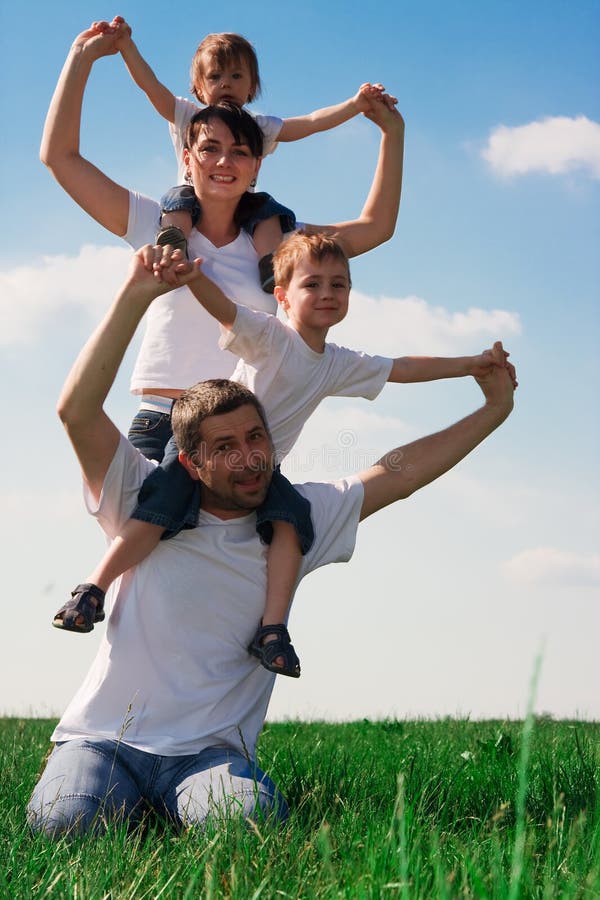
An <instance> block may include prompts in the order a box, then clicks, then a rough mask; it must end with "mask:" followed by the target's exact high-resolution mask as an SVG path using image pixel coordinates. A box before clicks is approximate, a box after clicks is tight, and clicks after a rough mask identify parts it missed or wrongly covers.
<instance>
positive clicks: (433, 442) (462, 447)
mask: <svg viewBox="0 0 600 900" xmlns="http://www.w3.org/2000/svg"><path fill="white" fill-rule="evenodd" d="M477 383H478V384H479V387H480V388H481V390H482V392H483V395H484V397H485V403H484V405H483V406H482V407H481V408H480V409H478V410H476V411H475V412H473V413H471V415H469V416H466V417H465V418H464V419H461V421H460V422H456V423H455V424H454V425H451V426H450V427H449V428H445V429H444V430H443V431H439V432H438V433H437V434H432V435H429V436H428V437H424V438H421V439H420V440H417V441H413V442H412V443H410V444H407V445H406V446H404V447H398V448H396V449H395V450H391V451H390V452H389V453H386V455H385V456H384V457H383V458H382V459H380V460H379V462H377V463H375V465H374V466H371V468H370V469H367V470H366V471H364V472H361V473H360V475H359V478H360V480H361V481H362V483H363V486H364V499H363V505H362V510H361V519H365V518H366V517H367V516H370V515H372V513H374V512H377V510H379V509H383V507H384V506H389V504H390V503H395V501H396V500H403V499H405V498H406V497H410V495H411V494H413V493H414V492H415V491H418V490H419V489H420V488H422V487H424V486H425V485H427V484H430V482H432V481H435V479H436V478H439V477H440V475H443V474H444V473H445V472H448V471H449V470H450V469H451V468H453V467H454V466H455V465H456V464H457V463H459V462H460V461H461V460H462V459H464V458H465V456H467V455H468V454H469V453H471V451H472V450H474V449H475V447H477V445H478V444H480V443H481V442H482V441H484V440H485V439H486V438H487V437H488V436H489V435H490V434H491V433H492V432H493V431H495V430H496V428H498V427H499V426H500V425H501V424H502V422H504V420H505V419H506V418H507V417H508V416H509V415H510V413H511V410H512V408H513V394H514V387H513V381H512V379H511V376H510V374H509V372H508V370H507V369H504V368H500V367H498V366H492V367H491V369H490V371H489V372H488V374H486V375H485V376H483V377H482V378H477Z"/></svg>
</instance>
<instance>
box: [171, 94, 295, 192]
mask: <svg viewBox="0 0 600 900" xmlns="http://www.w3.org/2000/svg"><path fill="white" fill-rule="evenodd" d="M205 108H206V107H205V106H204V105H203V104H202V103H192V102H191V100H186V99H185V98H184V97H175V121H174V122H171V123H170V124H169V133H170V135H171V141H172V142H173V149H174V150H175V156H176V157H177V179H178V181H177V183H178V184H183V183H184V181H185V166H184V164H183V146H184V141H185V133H186V131H187V127H188V125H189V123H190V120H191V119H192V116H194V115H195V114H196V113H197V112H199V111H200V110H201V109H205ZM244 110H245V111H246V112H247V113H248V115H250V116H252V118H253V119H254V120H255V122H256V124H257V125H258V127H259V128H260V130H261V131H262V133H263V157H265V156H268V155H269V153H273V152H274V151H275V150H276V149H277V138H278V137H279V132H280V131H281V126H282V125H283V119H279V118H277V116H263V115H260V114H257V113H253V112H250V110H249V109H246V107H244Z"/></svg>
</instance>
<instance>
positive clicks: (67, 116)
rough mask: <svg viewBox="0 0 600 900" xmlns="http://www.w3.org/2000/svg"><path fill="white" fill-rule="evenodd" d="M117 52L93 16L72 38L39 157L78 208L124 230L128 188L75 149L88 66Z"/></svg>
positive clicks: (105, 26) (110, 33)
mask: <svg viewBox="0 0 600 900" xmlns="http://www.w3.org/2000/svg"><path fill="white" fill-rule="evenodd" d="M117 52H118V46H117V34H116V33H115V30H114V29H113V28H112V26H111V25H110V24H109V23H108V22H94V23H93V24H92V25H91V27H90V28H88V29H87V31H83V32H82V33H81V34H80V35H78V37H76V38H75V40H74V42H73V45H72V47H71V49H70V51H69V55H68V56H67V59H66V62H65V64H64V66H63V70H62V72H61V74H60V78H59V79H58V84H57V85H56V90H55V91H54V96H53V97H52V101H51V103H50V108H49V110H48V115H47V116H46V123H45V125H44V134H43V136H42V145H41V148H40V159H41V161H42V162H43V163H44V165H46V166H48V168H49V169H50V171H51V172H52V174H53V175H54V177H55V178H56V180H57V181H58V183H59V184H60V185H61V186H62V187H63V188H64V189H65V191H66V192H67V193H68V194H70V195H71V197H72V198H73V200H75V202H76V203H78V204H79V206H81V208H82V209H84V210H85V211H86V212H87V213H88V214H89V215H90V216H92V218H94V219H96V221H97V222H99V223H100V224H101V225H103V226H104V228H106V229H108V231H112V233H113V234H117V235H119V236H123V235H124V234H125V232H126V231H127V221H128V216H129V192H128V191H127V190H126V189H125V188H124V187H122V186H121V185H119V184H116V182H114V181H112V180H111V179H110V178H108V176H107V175H105V174H104V172H101V171H100V169H97V168H96V166H94V165H92V163H91V162H89V161H88V160H87V159H84V157H83V156H81V154H80V152H79V134H80V130H81V108H82V105H83V95H84V92H85V86H86V84H87V80H88V78H89V75H90V72H91V69H92V66H93V64H94V62H95V61H96V60H97V59H99V58H100V57H102V56H109V55H111V54H114V53H117Z"/></svg>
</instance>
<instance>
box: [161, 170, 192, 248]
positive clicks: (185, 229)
mask: <svg viewBox="0 0 600 900" xmlns="http://www.w3.org/2000/svg"><path fill="white" fill-rule="evenodd" d="M160 209H161V220H160V224H161V227H160V230H159V232H158V234H157V235H156V243H157V244H160V245H161V246H162V247H164V246H166V245H167V244H170V245H171V246H172V247H173V249H174V250H181V251H182V253H183V254H184V256H186V257H187V242H188V238H189V236H190V234H191V233H192V227H193V226H194V225H195V224H196V222H198V220H199V219H200V213H201V210H200V204H199V203H198V200H197V198H196V195H195V193H194V189H193V187H191V186H190V185H186V184H184V185H178V186H177V187H174V188H171V189H170V190H168V191H167V193H166V194H164V195H163V196H162V197H161V200H160Z"/></svg>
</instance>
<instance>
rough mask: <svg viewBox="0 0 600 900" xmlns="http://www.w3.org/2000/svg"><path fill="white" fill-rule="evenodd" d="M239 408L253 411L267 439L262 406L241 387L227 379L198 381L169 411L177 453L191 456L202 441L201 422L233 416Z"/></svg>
mask: <svg viewBox="0 0 600 900" xmlns="http://www.w3.org/2000/svg"><path fill="white" fill-rule="evenodd" d="M240 406H253V407H254V408H255V410H256V411H257V413H258V415H259V416H260V419H261V421H262V423H263V425H264V426H265V430H266V432H267V434H268V435H269V437H270V431H269V426H268V424H267V419H266V416H265V411H264V409H263V407H262V404H261V403H260V401H259V399H258V397H257V396H256V395H255V394H253V393H252V391H251V390H249V389H248V388H247V387H244V385H242V384H238V383H237V381H229V380H228V379H227V378H212V379H210V380H209V381H200V382H198V384H195V385H194V386H193V387H191V388H189V390H187V391H185V392H184V393H183V394H182V395H181V397H179V398H178V399H177V400H175V402H174V403H173V409H172V411H171V425H172V427H173V435H174V437H175V440H176V441H177V446H178V447H179V450H181V451H183V453H186V454H187V455H188V456H191V454H192V453H193V452H194V451H195V450H197V449H198V444H199V443H200V441H201V440H202V434H201V425H202V422H203V421H204V420H205V419H208V418H209V416H219V415H224V414H225V413H228V412H233V411H234V410H235V409H239V407H240Z"/></svg>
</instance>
